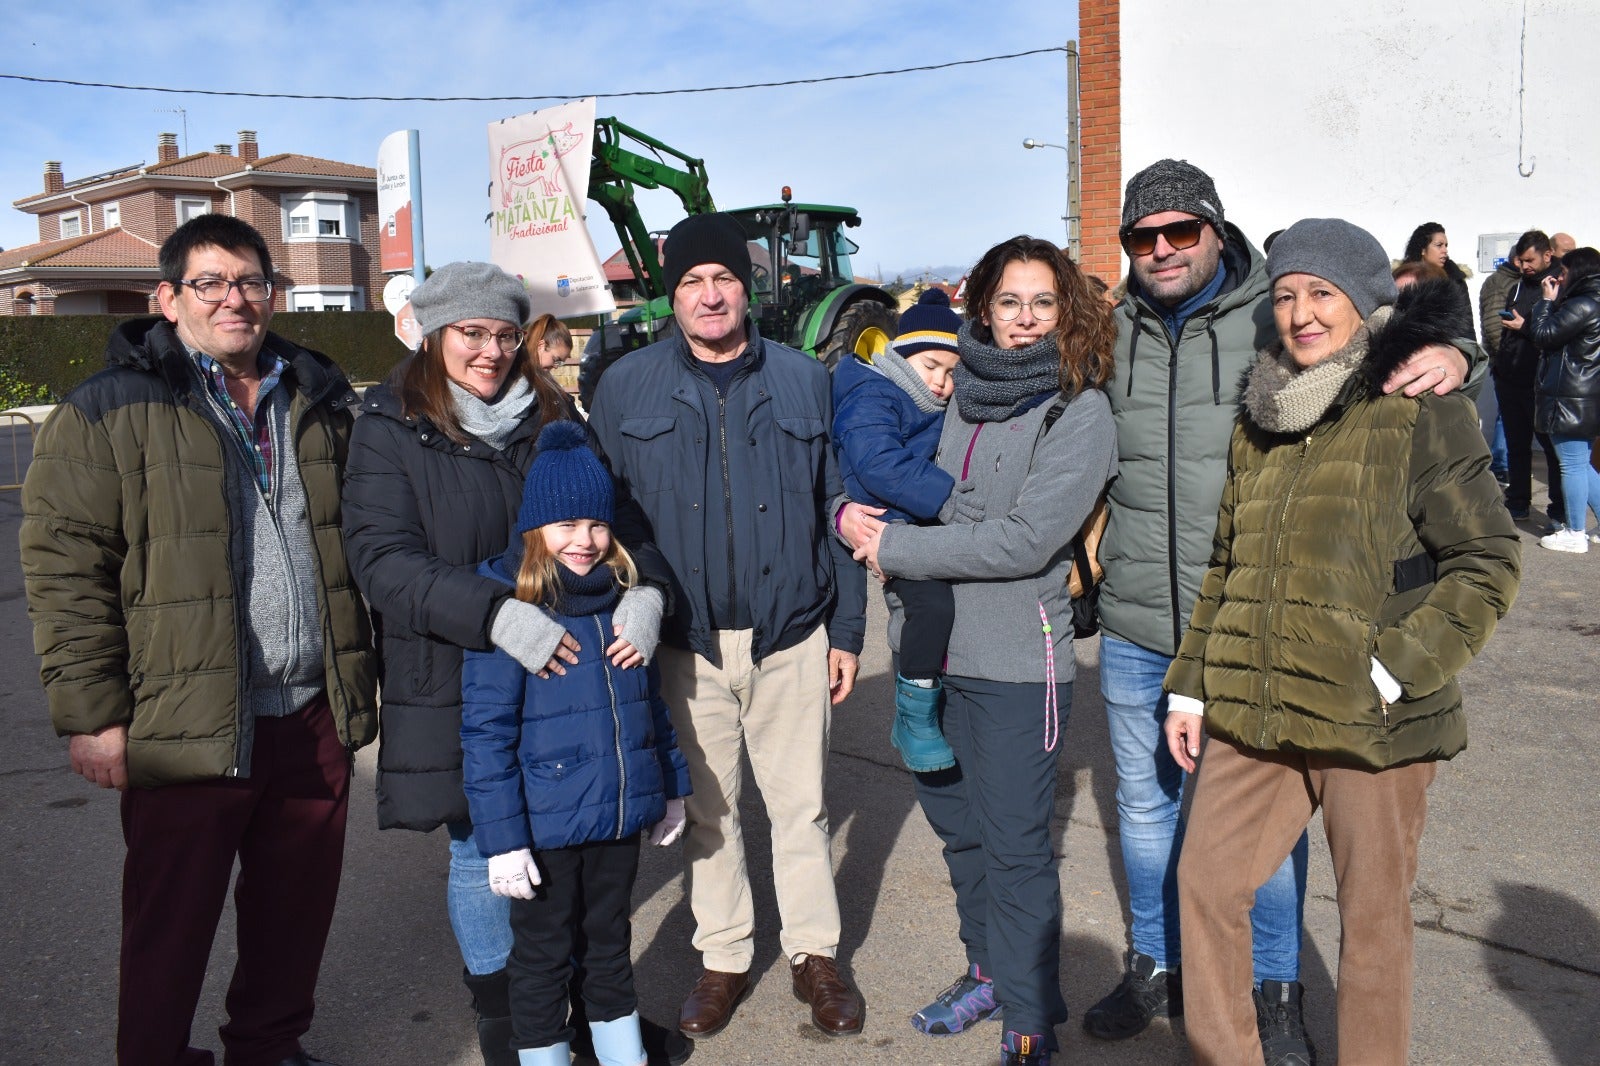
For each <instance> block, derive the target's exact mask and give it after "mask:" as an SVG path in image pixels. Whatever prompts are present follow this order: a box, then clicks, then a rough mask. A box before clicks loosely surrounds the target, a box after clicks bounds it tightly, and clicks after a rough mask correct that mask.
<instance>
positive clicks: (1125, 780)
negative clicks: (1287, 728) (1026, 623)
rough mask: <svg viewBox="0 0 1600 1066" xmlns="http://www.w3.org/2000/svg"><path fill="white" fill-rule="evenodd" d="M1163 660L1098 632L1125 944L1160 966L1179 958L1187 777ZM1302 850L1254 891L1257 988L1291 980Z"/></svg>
mask: <svg viewBox="0 0 1600 1066" xmlns="http://www.w3.org/2000/svg"><path fill="white" fill-rule="evenodd" d="M1171 664H1172V659H1171V658H1170V657H1168V656H1166V655H1162V654H1161V653H1160V652H1155V651H1150V650H1149V649H1147V648H1141V647H1140V646H1139V645H1137V644H1132V643H1129V642H1128V641H1125V640H1118V639H1117V638H1116V637H1113V636H1111V635H1110V634H1103V635H1102V636H1101V638H1100V694H1101V696H1102V697H1103V698H1104V700H1105V705H1106V720H1107V723H1108V724H1109V726H1110V733H1111V750H1112V754H1113V755H1114V756H1115V757H1116V762H1117V831H1118V834H1119V836H1120V837H1121V842H1122V864H1123V870H1124V872H1125V873H1126V875H1127V878H1128V906H1129V910H1131V911H1132V912H1133V950H1135V951H1137V952H1139V953H1140V954H1143V955H1149V956H1150V957H1151V958H1152V959H1154V960H1155V961H1156V965H1157V966H1158V967H1161V968H1165V969H1176V968H1177V966H1178V965H1179V964H1180V962H1181V953H1180V949H1179V944H1178V852H1179V849H1180V848H1181V847H1182V846H1183V820H1182V808H1183V787H1184V778H1185V776H1186V775H1185V774H1184V772H1183V771H1182V770H1181V769H1179V767H1178V764H1177V763H1176V762H1174V761H1173V759H1172V755H1171V753H1170V752H1168V751H1167V741H1166V737H1165V736H1164V735H1163V734H1162V731H1161V725H1162V722H1163V721H1164V720H1165V719H1166V716H1167V697H1166V694H1165V693H1163V692H1162V691H1161V682H1162V680H1163V679H1164V678H1165V677H1166V676H1167V667H1168V666H1170V665H1171ZM1307 847H1308V845H1307V842H1306V836H1305V834H1304V833H1302V834H1300V840H1299V842H1298V843H1296V844H1295V846H1294V850H1293V851H1292V852H1291V853H1290V855H1289V858H1288V859H1286V860H1285V861H1284V863H1283V865H1282V866H1281V867H1279V868H1278V871H1277V872H1276V873H1274V874H1273V875H1272V877H1271V879H1270V880H1268V881H1267V883H1266V884H1265V885H1262V886H1261V888H1260V890H1258V891H1257V892H1256V903H1255V907H1254V909H1252V910H1251V912H1250V924H1251V928H1252V931H1253V934H1254V956H1255V979H1256V982H1257V983H1258V984H1259V983H1260V982H1261V981H1297V980H1299V979H1300V926H1301V919H1302V917H1303V915H1304V912H1305V900H1306V854H1307Z"/></svg>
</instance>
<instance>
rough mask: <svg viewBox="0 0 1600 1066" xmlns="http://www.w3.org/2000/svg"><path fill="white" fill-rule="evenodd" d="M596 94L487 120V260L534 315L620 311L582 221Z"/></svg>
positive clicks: (561, 315) (565, 316)
mask: <svg viewBox="0 0 1600 1066" xmlns="http://www.w3.org/2000/svg"><path fill="white" fill-rule="evenodd" d="M593 145H594V98H593V97H589V98H587V99H583V100H577V101H574V102H572V103H569V104H561V105H560V106H557V107H547V108H544V109H543V110H540V111H533V112H530V113H528V114H526V115H518V116H517V117H515V118H508V119H501V120H500V121H499V122H493V123H490V124H489V170H490V173H491V174H492V175H493V177H492V179H491V180H490V183H489V199H490V204H489V208H490V213H489V258H490V260H491V261H492V262H494V263H495V264H496V265H497V266H499V267H500V268H501V269H503V270H505V271H507V272H508V273H511V274H515V275H516V276H518V277H520V278H521V279H522V283H523V284H524V285H526V286H527V288H528V296H529V298H530V300H531V301H532V303H533V313H534V315H540V314H543V313H545V312H547V311H548V312H550V313H551V314H553V315H555V316H556V317H557V318H572V317H575V316H577V315H592V314H604V313H608V312H611V311H615V310H616V306H617V305H616V302H615V301H614V300H613V299H612V297H611V287H610V286H609V285H608V284H607V283H606V274H605V270H604V268H602V267H601V265H600V256H599V254H598V253H597V252H596V251H595V247H594V242H593V241H592V240H590V239H589V230H588V229H587V228H586V227H585V226H584V224H583V216H584V205H585V203H586V202H587V199H588V192H589V157H590V154H591V152H592V151H593Z"/></svg>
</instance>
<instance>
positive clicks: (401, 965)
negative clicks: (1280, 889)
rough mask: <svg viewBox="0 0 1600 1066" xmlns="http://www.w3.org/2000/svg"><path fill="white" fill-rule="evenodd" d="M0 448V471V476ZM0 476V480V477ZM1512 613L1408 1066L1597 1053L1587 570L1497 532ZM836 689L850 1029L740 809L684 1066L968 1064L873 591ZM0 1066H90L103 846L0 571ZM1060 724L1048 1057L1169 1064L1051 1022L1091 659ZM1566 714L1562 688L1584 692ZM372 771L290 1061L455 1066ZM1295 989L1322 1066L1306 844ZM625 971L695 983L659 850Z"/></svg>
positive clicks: (1072, 894) (422, 885) (209, 1030)
mask: <svg viewBox="0 0 1600 1066" xmlns="http://www.w3.org/2000/svg"><path fill="white" fill-rule="evenodd" d="M4 437H5V435H4V433H3V432H0V464H3V463H4V461H5V457H6V456H8V455H9V454H10V451H9V441H8V440H6V439H4ZM7 473H8V472H7V471H5V470H3V469H0V484H3V483H6V482H9V481H11V480H13V479H12V478H11V477H10V476H7ZM18 518H19V501H18V494H17V493H16V492H15V491H4V492H0V544H6V545H14V544H15V543H16V530H17V524H18ZM1524 543H1525V547H1526V551H1525V571H1526V573H1525V579H1524V583H1523V587H1522V593H1521V596H1520V598H1519V600H1518V602H1517V604H1516V607H1515V608H1514V610H1513V611H1512V613H1511V615H1510V616H1509V617H1508V618H1507V619H1506V621H1505V622H1504V623H1503V624H1502V625H1501V627H1500V629H1499V631H1498V633H1497V634H1496V635H1495V638H1494V640H1493V641H1492V642H1491V643H1490V645H1489V648H1488V650H1487V651H1486V652H1485V653H1484V655H1483V656H1482V657H1481V658H1479V659H1478V660H1477V661H1476V662H1474V663H1473V664H1472V666H1471V667H1470V668H1469V669H1468V671H1467V673H1466V675H1465V676H1464V678H1463V687H1464V689H1465V692H1466V696H1467V700H1468V704H1469V710H1470V720H1471V734H1472V744H1471V747H1470V748H1469V750H1468V751H1467V752H1466V753H1465V754H1463V755H1462V756H1460V757H1459V758H1457V759H1456V760H1455V761H1454V762H1452V763H1450V764H1448V765H1447V766H1445V767H1444V768H1443V769H1442V771H1441V773H1440V775H1439V778H1438V780H1437V782H1436V783H1435V784H1434V786H1433V788H1432V790H1431V793H1430V799H1431V810H1430V815H1429V822H1428V829H1427V833H1426V835H1425V836H1424V838H1423V843H1422V854H1421V863H1420V873H1419V876H1418V880H1417V888H1416V893H1415V905H1416V906H1415V911H1416V924H1417V965H1416V995H1415V1014H1416V1020H1415V1036H1414V1040H1413V1047H1412V1061H1413V1062H1415V1063H1428V1064H1441V1066H1442V1064H1450V1066H1483V1064H1488V1063H1512V1062H1515V1063H1560V1064H1564V1066H1580V1064H1589V1063H1594V1062H1596V1061H1600V1051H1597V1050H1596V1049H1597V1048H1600V876H1597V875H1600V864H1597V862H1596V860H1595V851H1596V847H1597V845H1600V836H1597V831H1596V826H1597V825H1600V789H1596V788H1595V787H1594V773H1595V769H1594V768H1595V765H1596V762H1597V756H1600V728H1597V727H1596V721H1597V719H1600V714H1597V712H1600V700H1597V699H1596V696H1595V693H1596V692H1597V691H1600V655H1596V647H1597V644H1596V638H1597V637H1600V612H1597V611H1596V600H1597V598H1600V581H1597V579H1596V576H1597V574H1600V553H1596V554H1591V555H1584V556H1576V555H1563V554H1559V553H1556V552H1551V551H1546V550H1543V549H1540V548H1539V547H1538V546H1537V544H1536V540H1535V538H1534V537H1533V536H1532V535H1531V533H1530V534H1527V535H1525V536H1524ZM873 611H874V613H873V616H872V617H871V619H870V620H869V629H868V633H869V640H868V647H867V652H866V655H865V656H864V662H863V670H862V678H861V683H860V685H859V687H858V690H857V694H856V695H854V696H853V697H852V698H851V699H850V700H849V701H848V702H847V703H846V704H845V705H844V706H843V707H841V708H839V709H838V711H837V713H836V715H835V718H834V730H833V743H832V748H833V758H832V763H831V766H830V770H829V780H828V799H829V806H830V809H831V812H832V818H833V824H834V827H835V846H834V861H835V863H836V866H837V882H838V886H839V895H840V900H841V904H842V908H843V914H844V937H843V944H842V947H841V957H842V958H843V959H844V960H845V961H846V962H847V963H848V964H849V966H850V968H851V969H852V970H853V972H854V974H855V977H856V979H857V980H858V982H859V983H860V985H861V987H862V989H863V990H864V992H865V994H866V997H867V1002H868V1016H867V1024H866V1029H865V1032H864V1033H863V1034H862V1035H860V1036H858V1037H850V1038H843V1039H835V1038H829V1037H826V1036H823V1035H821V1034H820V1033H818V1032H816V1031H815V1030H813V1029H812V1028H811V1027H810V1025H809V1023H808V1021H807V1016H806V1013H805V1011H804V1008H803V1007H802V1006H801V1005H800V1004H799V1003H797V1002H796V1001H795V999H794V997H793V995H792V993H791V991H790V987H789V980H788V975H787V973H785V972H784V971H785V967H784V965H783V960H782V959H781V958H780V957H779V951H778V946H777V918H776V909H775V905H774V902H773V896H772V885H771V878H770V876H768V875H767V872H766V871H767V870H768V868H769V861H768V853H767V850H766V849H767V843H766V838H767V833H766V822H765V819H764V818H763V816H762V814H761V812H760V810H759V804H758V802H757V801H756V799H755V798H754V797H755V795H756V792H755V789H754V788H753V787H752V788H750V789H749V790H748V792H747V795H749V796H750V797H751V798H750V799H749V800H748V801H747V803H746V806H745V813H746V816H747V822H746V826H747V832H748V836H749V838H750V844H751V856H752V865H753V867H754V869H755V871H756V876H755V890H756V901H757V913H758V923H759V925H758V938H757V958H756V964H755V969H754V973H755V975H756V981H757V984H756V988H755V990H754V992H753V994H752V995H751V997H750V999H749V1000H748V1001H747V1002H746V1003H745V1004H744V1005H743V1006H742V1007H741V1008H740V1010H739V1014H738V1016H737V1018H736V1019H735V1020H734V1023H733V1024H732V1025H731V1026H730V1027H729V1028H728V1029H727V1030H726V1031H724V1032H723V1033H722V1034H720V1035H718V1036H717V1037H715V1038H713V1039H711V1040H707V1041H703V1042H701V1043H700V1044H699V1045H698V1047H697V1048H696V1052H695V1055H694V1058H693V1059H692V1061H693V1062H694V1063H697V1064H700V1066H718V1064H731V1063H739V1064H744V1063H757V1062H760V1063H813V1062H815V1063H827V1062H838V1063H844V1062H850V1063H853V1064H860V1066H876V1064H889V1063H917V1064H919V1066H937V1064H941V1063H952V1064H954V1063H991V1062H993V1061H994V1059H995V1051H994V1049H995V1047H996V1045H997V1043H998V1040H999V1036H1000V1032H999V1028H998V1027H997V1026H996V1025H994V1024H992V1023H991V1024H987V1025H984V1026H980V1027H979V1028H978V1029H977V1030H975V1031H973V1032H971V1033H968V1034H965V1035H963V1036H959V1037H952V1038H948V1039H944V1040H932V1039H929V1038H926V1037H923V1036H921V1035H920V1034H918V1033H916V1032H914V1031H913V1030H912V1029H911V1028H910V1027H909V1025H908V1024H907V1021H906V1019H907V1017H908V1015H909V1014H910V1013H912V1012H913V1011H915V1010H916V1009H917V1008H918V1007H920V1006H921V1005H922V1004H923V1003H925V1002H926V1001H927V1000H928V999H929V998H930V997H931V996H932V994H934V993H936V992H937V991H938V990H939V989H941V988H942V987H943V986H944V985H945V984H947V983H948V982H949V981H950V980H952V979H953V978H954V977H955V976H956V975H957V974H958V973H959V972H960V970H961V969H962V967H963V965H964V963H963V959H962V955H961V951H960V946H959V943H958V941H957V939H956V932H955V913H954V906H953V897H952V895H951V892H950V889H949V887H948V884H947V882H946V880H945V875H944V867H943V864H942V862H941V860H940V858H939V853H938V847H937V842H936V840H935V838H934V837H933V834H932V833H931V832H930V831H929V829H928V827H927V823H926V822H925V821H924V820H923V818H922V815H921V813H920V812H919V811H918V810H917V809H916V807H915V805H914V803H913V800H912V795H911V788H910V782H909V780H908V778H907V775H906V774H905V772H904V771H903V770H901V769H899V767H898V762H897V760H896V758H895V757H894V752H893V750H892V749H891V748H890V747H889V745H888V741H887V735H888V729H889V722H890V719H891V717H892V686H891V683H890V680H891V679H890V677H889V674H888V663H887V649H886V647H885V643H884V640H883V630H884V619H883V613H882V609H881V605H880V604H879V603H878V602H877V600H876V597H874V607H873ZM0 647H3V648H4V649H5V650H6V653H5V654H3V655H0V694H3V697H4V698H3V699H0V726H3V733H0V735H3V736H4V737H5V738H6V741H7V742H6V743H5V744H4V745H0V854H3V855H4V860H3V864H0V901H3V903H0V1063H3V1064H30V1066H33V1064H46V1063H49V1064H57V1063H70V1064H79V1063H107V1062H110V1061H111V1060H112V1052H111V1048H112V1034H113V1030H114V1024H115V1018H114V1014H115V995H116V982H117V937H118V888H119V878H120V862H121V857H122V842H121V839H120V832H119V828H118V821H117V801H116V797H115V795H113V794H111V793H108V792H102V791H99V790H97V789H95V788H92V787H91V786H89V785H88V784H87V783H86V782H84V781H82V780H81V779H79V778H77V777H75V776H73V775H72V774H70V773H69V772H68V771H67V769H66V745H65V742H64V741H62V740H59V739H57V738H56V737H55V736H54V734H53V732H52V731H51V729H50V727H49V722H48V720H47V716H46V713H45V706H44V699H43V695H42V693H41V691H40V687H39V681H38V673H37V662H36V660H35V658H34V656H33V653H32V644H31V636H30V633H29V629H28V625H27V619H26V616H25V612H24V607H23V599H22V587H21V576H20V570H19V567H18V563H17V559H16V553H15V552H14V551H9V550H8V551H4V552H0ZM1077 655H1078V663H1079V670H1078V682H1077V685H1076V690H1075V692H1074V699H1073V705H1072V713H1071V717H1070V719H1069V721H1068V722H1067V723H1066V725H1065V727H1064V729H1063V739H1062V742H1061V771H1062V772H1061V784H1060V788H1059V791H1058V793H1057V796H1056V807H1057V810H1056V823H1055V825H1056V830H1057V840H1058V848H1059V854H1060V872H1061V889H1062V898H1063V905H1064V908H1065V921H1064V925H1063V931H1062V960H1063V962H1062V980H1063V982H1064V989H1065V995H1066V998H1067V1002H1068V1004H1069V1005H1070V1007H1071V1008H1072V1011H1073V1020H1072V1021H1071V1022H1069V1023H1068V1024H1067V1025H1065V1026H1063V1027H1062V1028H1061V1029H1060V1030H1059V1034H1060V1037H1061V1040H1062V1043H1063V1049H1064V1053H1063V1054H1062V1055H1061V1056H1060V1058H1061V1059H1062V1060H1064V1061H1094V1062H1105V1063H1123V1064H1132V1063H1174V1062H1185V1061H1187V1060H1188V1054H1187V1049H1186V1047H1185V1044H1184V1041H1183V1037H1182V1025H1181V1023H1168V1022H1166V1021H1164V1020H1163V1021H1158V1022H1156V1023H1155V1024H1154V1025H1153V1026H1152V1027H1151V1028H1150V1029H1149V1030H1148V1031H1147V1032H1145V1033H1144V1034H1142V1035H1141V1036H1139V1037H1138V1038H1135V1039H1133V1040H1130V1041H1127V1042H1124V1043H1120V1044H1110V1045H1108V1044H1101V1043H1098V1042H1096V1041H1093V1040H1091V1039H1089V1038H1088V1037H1087V1036H1085V1035H1084V1034H1083V1032H1082V1030H1081V1029H1079V1027H1078V1019H1079V1018H1081V1016H1082V1012H1083V1010H1084V1009H1085V1008H1086V1007H1088V1006H1089V1005H1090V1004H1092V1003H1093V1002H1094V1001H1095V1000H1096V999H1098V998H1099V997H1100V996H1101V995H1102V994H1104V993H1105V992H1106V991H1108V990H1109V989H1110V988H1111V987H1112V986H1113V985H1114V984H1115V983H1116V981H1117V980H1118V978H1119V976H1120V972H1121V956H1122V953H1123V951H1124V947H1125V945H1124V928H1125V911H1126V906H1125V894H1124V891H1123V886H1122V883H1121V872H1120V867H1121V864H1120V859H1119V856H1118V847H1117V842H1116V835H1115V820H1116V816H1115V807H1114V801H1113V791H1114V787H1115V775H1114V772H1113V769H1112V766H1111V760H1110V754H1109V751H1108V747H1107V742H1106V729H1105V719H1104V714H1103V713H1102V709H1101V703H1100V696H1099V691H1098V688H1097V685H1096V665H1095V664H1096V655H1097V643H1096V642H1095V641H1093V640H1090V641H1082V642H1079V645H1078V648H1077ZM1585 693H1587V694H1588V695H1585ZM372 766H373V760H372V751H371V749H368V750H367V751H366V752H364V753H363V756H362V758H361V759H360V760H359V762H358V780H357V783H356V788H355V791H354V799H353V801H352V805H351V814H350V836H349V847H348V852H347V856H346V864H345V874H344V883H343V891H342V893H341V896H340V903H339V911H338V915H337V917H336V919H335V922H334V929H333V934H332V938H331V940H330V942H329V944H328V950H327V956H326V961H325V964H324V966H323V972H322V980H321V986H320V990H319V1007H318V1013H317V1019H316V1022H315V1024H314V1025H313V1027H312V1029H311V1032H310V1034H309V1036H308V1038H307V1046H308V1047H309V1048H310V1049H311V1050H312V1051H313V1052H315V1053H316V1054H318V1055H320V1056H323V1057H326V1058H329V1059H332V1060H334V1061H336V1062H339V1063H342V1064H344V1066H371V1064H388V1063H407V1064H420V1066H434V1064H438V1066H470V1064H472V1063H474V1062H475V1061H477V1060H476V1053H475V1048H476V1045H475V1038H474V1030H473V1025H472V1014H471V1012H470V1010H469V1007H468V998H467V995H466V993H465V991H464V990H463V988H462V986H461V984H460V980H459V977H460V969H461V962H460V958H459V956H458V955H457V954H456V949H455V945H454V942H453V940H452V937H451V934H450V931H449V927H448V923H447V922H446V920H445V914H444V902H443V900H444V883H445V860H446V842H445V839H444V836H443V834H442V833H434V834H431V835H420V834H416V833H408V832H401V831H395V832H386V833H380V832H379V831H378V830H377V827H376V821H375V817H374V813H373V798H372ZM1312 842H1313V844H1312V847H1313V850H1312V863H1311V887H1310V892H1309V896H1308V899H1307V904H1306V929H1307V939H1306V947H1305V954H1304V961H1303V978H1304V981H1305V983H1306V985H1307V986H1308V988H1309V993H1308V999H1307V1009H1308V1024H1309V1027H1310V1030H1311V1033H1312V1036H1313V1038H1314V1039H1315V1041H1316V1043H1317V1044H1318V1046H1319V1048H1320V1049H1321V1051H1322V1061H1323V1062H1324V1063H1325V1064H1326V1063H1331V1062H1332V1061H1334V1050H1335V1049H1334V1032H1333V1013H1332V1009H1333V994H1332V986H1333V978H1332V971H1333V970H1334V969H1335V968H1336V959H1337V953H1338V937H1339V927H1338V914H1337V911H1336V908H1335V904H1334V899H1333V881H1332V876H1331V873H1330V870H1329V865H1328V858H1327V850H1326V847H1325V845H1324V844H1323V843H1322V841H1321V839H1320V828H1319V827H1317V826H1313V832H1312ZM635 900H636V905H637V913H636V917H635V926H634V931H635V936H634V951H635V957H636V960H637V974H638V986H639V991H640V996H641V1000H642V1006H643V1008H644V1011H645V1013H646V1014H647V1015H650V1016H653V1017H656V1018H660V1019H668V1018H675V1017H676V1012H677V1008H678V1005H679V1002H680V1000H681V998H682V996H683V995H684V993H685V992H686V991H687V990H688V988H689V986H690V984H691V983H692V981H693V979H694V977H695V976H696V974H697V972H698V965H699V964H698V959H697V958H696V957H695V955H694V953H693V952H692V950H691V949H690V945H689V937H690V932H691V924H692V923H691V919H690V916H689V912H688V906H687V904H686V902H685V900H684V897H683V882H682V877H681V870H680V865H679V862H678V857H677V852H676V850H674V851H672V852H670V853H661V852H655V853H651V854H647V855H646V856H645V860H644V862H643V864H642V867H641V870H640V876H639V883H638V887H637V891H636V893H635ZM230 923H231V918H227V919H225V924H224V927H223V929H222V930H221V931H220V933H219V935H218V937H217V941H216V944H215V947H214V950H213V954H212V966H211V972H210V975H209V979H208V981H207V984H206V990H205V995H204V998H203V1001H202V1003H201V1007H200V1011H199V1015H198V1017H197V1018H196V1023H195V1033H196V1043H198V1044H200V1045H209V1046H211V1047H213V1048H216V1047H218V1046H219V1043H218V1041H217V1039H216V1034H215V1030H216V1027H217V1025H219V1024H220V1022H221V1020H222V1015H221V1009H222V1008H221V1002H222V992H223V989H224V988H225V986H226V982H227V978H228V975H229V971H230V968H231V965H232V955H233V947H232V940H233V930H232V926H231V924H230Z"/></svg>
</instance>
